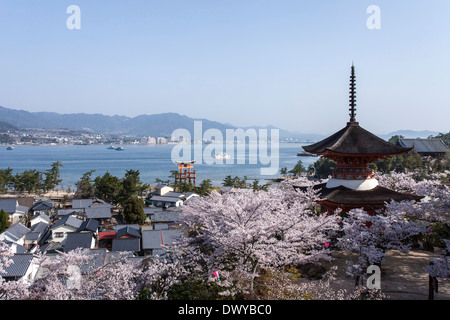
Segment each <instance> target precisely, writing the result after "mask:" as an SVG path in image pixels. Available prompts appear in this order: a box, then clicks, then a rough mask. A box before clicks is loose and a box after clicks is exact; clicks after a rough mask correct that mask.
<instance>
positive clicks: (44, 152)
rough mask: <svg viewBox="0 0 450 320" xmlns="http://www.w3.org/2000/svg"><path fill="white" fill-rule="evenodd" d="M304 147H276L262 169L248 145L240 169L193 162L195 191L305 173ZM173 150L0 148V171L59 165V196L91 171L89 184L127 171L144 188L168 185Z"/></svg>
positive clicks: (150, 147) (161, 147)
mask: <svg viewBox="0 0 450 320" xmlns="http://www.w3.org/2000/svg"><path fill="white" fill-rule="evenodd" d="M306 144H307V143H305V144H301V143H280V144H279V147H278V152H274V153H273V154H271V150H270V149H269V150H267V155H268V156H269V157H270V158H269V159H271V163H268V162H267V159H266V161H265V164H263V161H262V160H261V161H259V160H258V155H256V161H255V159H253V161H251V160H250V158H251V156H249V154H250V152H249V150H252V149H251V144H246V148H245V150H246V153H244V154H242V153H241V155H240V156H241V160H240V162H241V163H238V162H239V161H238V159H237V156H238V155H239V154H238V152H235V157H236V159H234V158H232V160H223V161H222V162H223V163H210V164H207V163H206V162H207V161H200V162H196V163H194V169H193V170H195V171H196V174H197V185H198V184H199V183H200V182H201V181H202V180H204V179H210V180H211V182H212V184H213V185H214V186H221V185H222V182H223V180H224V179H225V177H226V176H228V175H231V176H232V177H235V176H237V177H239V178H241V179H243V178H244V177H245V176H246V177H247V179H248V181H249V182H251V181H252V180H259V181H260V184H263V183H267V182H269V181H271V180H272V179H277V178H278V177H280V176H281V174H280V171H279V169H281V168H283V167H286V168H287V169H288V170H290V169H292V168H293V167H294V166H295V165H296V164H297V162H298V161H299V160H301V161H302V163H303V165H304V167H305V168H308V166H309V164H312V163H314V162H315V161H317V160H318V157H311V156H306V157H300V156H297V153H298V152H301V151H303V148H302V146H303V145H306ZM176 146H177V145H173V144H166V145H122V146H121V147H123V148H124V150H122V151H118V150H114V149H109V148H108V147H109V146H105V145H36V146H31V145H15V146H14V150H7V147H6V146H0V169H7V168H11V169H13V173H18V172H22V171H24V170H29V169H36V170H38V171H41V172H44V171H45V170H47V169H50V168H51V165H52V163H53V162H56V161H59V162H60V163H61V164H62V165H63V167H61V168H60V177H61V179H62V183H61V185H60V187H59V189H60V190H67V189H68V188H70V189H71V190H74V189H75V184H76V182H77V181H79V180H80V178H81V177H82V175H83V174H84V173H86V172H88V171H90V170H95V172H94V173H93V175H92V177H93V178H95V177H97V176H102V175H103V174H105V173H106V172H109V173H110V174H112V175H114V176H117V177H119V178H121V177H123V176H124V175H125V172H126V170H130V169H133V170H139V172H140V178H141V180H142V181H143V182H144V183H148V184H150V185H152V186H154V185H156V181H157V179H161V180H164V181H166V180H169V176H170V175H171V171H172V170H177V167H178V166H177V164H176V163H175V162H174V160H172V158H173V156H172V154H173V153H174V152H173V151H174V147H176ZM207 146H208V145H207V144H205V145H202V146H201V148H202V150H203V151H204V150H205V148H206V147H207ZM269 146H270V144H269ZM178 147H179V146H178ZM224 149H225V148H224ZM197 150H198V149H197ZM235 150H237V149H235ZM247 153H248V154H247ZM276 153H278V157H277V158H275V157H276V156H277V155H276ZM242 157H244V158H242ZM272 157H273V158H272ZM261 159H262V158H261ZM226 162H231V163H229V164H228V163H226ZM242 162H243V163H242ZM250 162H252V163H250ZM255 162H256V163H255ZM275 166H276V170H275V171H276V172H272V173H273V174H270V175H267V174H266V173H265V174H261V168H269V167H272V169H273V168H274V167H275ZM272 171H273V170H272Z"/></svg>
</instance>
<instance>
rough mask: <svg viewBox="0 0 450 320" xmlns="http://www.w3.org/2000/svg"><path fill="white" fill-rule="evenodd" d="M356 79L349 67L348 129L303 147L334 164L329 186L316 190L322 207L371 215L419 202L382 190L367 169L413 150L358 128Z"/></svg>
mask: <svg viewBox="0 0 450 320" xmlns="http://www.w3.org/2000/svg"><path fill="white" fill-rule="evenodd" d="M355 79H356V77H355V67H354V66H353V65H352V68H351V76H350V109H349V111H350V121H349V122H347V126H346V127H345V128H343V129H341V130H339V131H338V132H336V133H335V134H333V135H331V136H330V137H328V138H326V139H324V140H322V141H320V142H317V143H315V144H312V145H309V146H304V147H303V149H304V150H305V151H306V152H309V153H312V154H316V155H320V156H322V157H325V158H328V159H331V160H333V161H335V162H337V168H336V169H335V170H334V171H333V173H332V176H331V178H330V179H329V180H328V182H327V183H324V184H319V185H317V186H316V188H319V189H320V195H321V198H322V200H321V201H320V204H321V206H322V207H323V209H325V210H326V211H328V212H330V213H333V212H334V211H335V210H336V209H337V208H341V209H342V212H344V213H345V212H347V211H349V210H351V209H354V208H363V209H364V210H365V211H367V212H369V213H371V214H374V213H375V212H376V211H377V210H379V209H382V208H383V207H384V204H385V203H386V202H390V201H391V200H395V201H403V200H416V201H417V200H419V199H420V198H421V197H419V196H416V195H412V194H404V193H399V192H396V191H393V190H390V189H387V188H384V187H381V186H379V185H378V181H377V180H376V179H375V178H374V175H375V173H374V172H373V171H372V169H370V168H369V163H371V162H374V161H375V160H378V159H386V158H388V157H390V156H393V155H401V154H405V153H408V152H409V151H410V150H411V149H412V148H404V147H400V146H397V145H394V144H392V143H389V142H387V141H385V140H383V139H381V138H379V137H377V136H375V135H374V134H372V133H370V132H369V131H367V130H365V129H363V128H361V127H360V126H359V123H358V122H356V90H355V88H356V86H355Z"/></svg>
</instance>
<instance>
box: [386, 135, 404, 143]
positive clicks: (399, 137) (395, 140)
mask: <svg viewBox="0 0 450 320" xmlns="http://www.w3.org/2000/svg"><path fill="white" fill-rule="evenodd" d="M403 138H405V137H404V136H402V135H395V136H392V137H391V138H390V139H389V140H388V142H390V143H392V144H397V142H398V140H399V139H403Z"/></svg>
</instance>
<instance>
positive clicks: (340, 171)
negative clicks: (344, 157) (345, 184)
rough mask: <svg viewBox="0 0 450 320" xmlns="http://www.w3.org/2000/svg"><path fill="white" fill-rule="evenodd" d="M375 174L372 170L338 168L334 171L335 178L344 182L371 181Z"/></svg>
mask: <svg viewBox="0 0 450 320" xmlns="http://www.w3.org/2000/svg"><path fill="white" fill-rule="evenodd" d="M374 175H375V173H374V172H373V170H372V169H370V168H367V167H366V168H339V167H338V168H336V169H335V170H334V171H333V174H332V176H333V178H336V179H344V180H365V179H371V178H373V176H374Z"/></svg>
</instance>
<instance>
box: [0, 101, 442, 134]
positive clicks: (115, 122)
mask: <svg viewBox="0 0 450 320" xmlns="http://www.w3.org/2000/svg"><path fill="white" fill-rule="evenodd" d="M197 120H201V121H202V130H203V131H205V130H207V129H213V128H214V129H219V130H220V131H221V132H225V130H226V129H237V128H238V127H236V126H234V125H231V124H228V123H227V124H225V123H220V122H217V121H211V120H207V119H194V118H190V117H188V116H185V115H180V114H178V113H160V114H151V115H139V116H136V117H133V118H131V117H126V116H118V115H114V116H108V115H104V114H99V113H95V114H86V113H70V114H60V113H57V112H29V111H25V110H15V109H9V108H5V107H2V106H0V122H3V123H6V124H5V125H3V127H5V128H6V127H8V125H9V126H10V127H8V128H11V129H12V130H15V129H17V128H45V129H59V128H66V129H70V130H84V131H89V132H93V133H100V134H116V135H132V136H153V137H157V136H170V135H171V134H172V132H173V131H174V130H176V129H180V128H181V129H187V130H188V131H190V132H191V133H193V131H194V122H195V121H197ZM239 128H241V129H243V130H247V129H256V130H258V129H267V130H268V131H269V134H270V129H279V130H280V131H279V133H280V138H287V139H289V138H292V139H300V140H304V141H318V140H321V139H323V138H325V137H326V135H321V134H314V133H299V132H291V131H288V130H284V129H282V128H277V127H275V126H272V125H267V126H248V127H239ZM11 129H10V130H11ZM437 134H439V132H436V131H428V130H424V131H414V130H398V131H395V132H392V133H389V134H384V135H378V136H380V137H382V138H383V139H386V140H388V139H389V138H390V137H392V136H393V135H402V136H404V137H405V138H417V137H421V138H427V137H428V136H430V135H433V136H435V135H437Z"/></svg>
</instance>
